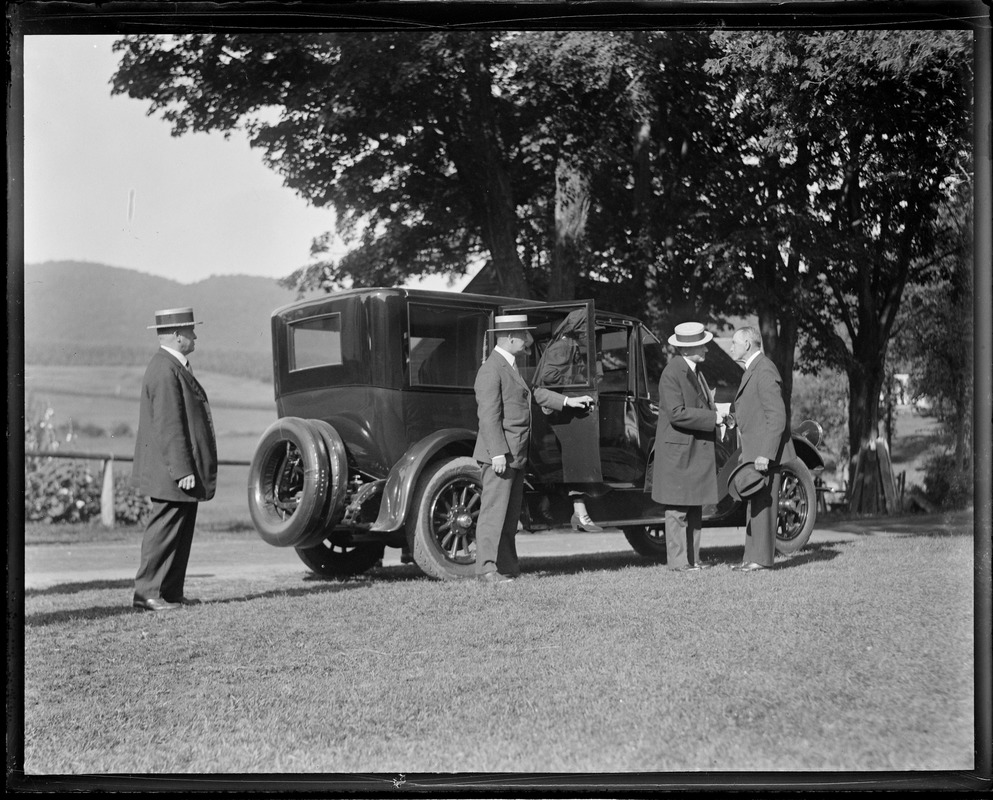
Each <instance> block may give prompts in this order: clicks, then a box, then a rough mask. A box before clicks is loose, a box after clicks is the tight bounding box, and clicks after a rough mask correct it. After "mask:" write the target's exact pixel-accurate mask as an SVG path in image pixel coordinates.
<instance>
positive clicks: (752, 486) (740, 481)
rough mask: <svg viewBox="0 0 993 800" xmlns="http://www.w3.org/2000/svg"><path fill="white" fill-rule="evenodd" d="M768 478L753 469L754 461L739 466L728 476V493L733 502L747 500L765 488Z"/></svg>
mask: <svg viewBox="0 0 993 800" xmlns="http://www.w3.org/2000/svg"><path fill="white" fill-rule="evenodd" d="M768 479H769V478H768V476H767V475H764V474H763V473H761V472H759V471H758V470H757V469H755V462H754V461H746V462H745V463H744V464H739V465H738V466H737V467H735V468H734V470H733V471H732V472H731V474H730V475H729V476H728V493H729V494H730V495H731V497H733V498H734V499H735V500H747V499H748V498H749V497H751V496H752V495H753V494H755V493H756V492H757V491H758V490H759V489H761V488H762V487H763V486H765V484H766V482H767V481H768Z"/></svg>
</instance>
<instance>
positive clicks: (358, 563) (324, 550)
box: [296, 539, 386, 578]
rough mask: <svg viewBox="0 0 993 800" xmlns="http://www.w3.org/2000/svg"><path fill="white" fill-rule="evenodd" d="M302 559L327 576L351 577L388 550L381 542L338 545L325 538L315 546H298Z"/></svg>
mask: <svg viewBox="0 0 993 800" xmlns="http://www.w3.org/2000/svg"><path fill="white" fill-rule="evenodd" d="M296 550H297V555H298V556H300V560H301V561H302V562H303V563H304V564H306V565H307V566H308V567H310V568H311V569H312V570H313V571H314V572H316V573H317V574H318V575H321V576H322V577H325V578H349V577H351V576H353V575H359V574H361V573H363V572H365V571H366V570H367V569H371V568H372V567H374V566H376V564H378V563H379V561H380V559H382V557H383V553H384V552H385V550H386V546H385V545H381V544H356V545H346V546H342V545H336V544H333V543H332V542H331V541H330V540H329V539H325V540H324V541H322V542H320V543H319V544H317V545H315V546H313V547H298V548H297V549H296Z"/></svg>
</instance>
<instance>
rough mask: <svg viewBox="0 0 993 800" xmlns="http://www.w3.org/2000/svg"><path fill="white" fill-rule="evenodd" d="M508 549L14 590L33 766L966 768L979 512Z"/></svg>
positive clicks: (256, 769) (104, 770)
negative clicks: (199, 578) (156, 611)
mask: <svg viewBox="0 0 993 800" xmlns="http://www.w3.org/2000/svg"><path fill="white" fill-rule="evenodd" d="M882 527H883V528H885V525H882ZM524 566H525V574H524V576H523V577H522V579H520V580H519V581H517V582H515V583H512V584H508V585H504V586H496V587H494V586H483V585H479V584H477V583H475V582H458V583H441V582H434V581H430V580H426V579H425V578H424V577H423V576H421V575H420V574H419V572H418V571H417V570H415V569H414V568H413V567H393V568H387V569H378V570H374V571H372V572H370V573H368V574H367V575H365V576H363V577H361V578H360V579H355V580H351V581H348V582H344V583H338V582H328V581H323V580H319V579H316V578H315V579H313V580H309V581H305V582H304V583H302V584H298V585H295V586H292V587H287V586H285V585H280V583H279V582H278V581H277V580H273V581H272V582H271V583H267V582H266V581H265V580H262V581H260V580H259V579H257V578H255V579H252V580H251V581H250V582H249V581H247V580H244V581H242V580H234V579H232V580H225V581H211V582H210V585H209V593H207V592H202V593H200V596H201V598H202V599H203V600H204V601H205V602H204V603H203V605H200V606H197V607H193V608H189V609H186V610H184V611H182V612H176V613H173V614H166V615H161V616H156V615H151V614H140V613H134V612H132V611H131V610H130V609H126V608H122V607H121V603H120V592H121V589H120V587H117V586H116V585H115V586H102V585H100V584H69V585H61V586H53V587H50V588H48V589H44V590H36V591H29V592H28V594H27V598H26V624H25V631H24V633H25V664H24V667H25V672H24V675H25V705H24V711H25V762H24V766H25V770H26V772H27V774H29V775H53V774H72V775H84V774H85V775H102V774H108V773H132V774H147V773H187V774H189V773H206V774H230V773H251V774H262V773H275V774H289V773H293V774H297V773H303V774H310V773H363V774H365V773H387V774H398V773H405V774H409V773H422V772H430V773H477V772H483V773H499V772H522V773H567V774H573V775H580V774H582V773H662V774H661V775H660V776H659V779H660V780H665V776H666V775H672V774H676V773H681V772H689V773H698V772H735V773H739V772H744V773H750V772H760V771H773V772H783V771H786V772H793V771H798V772H807V771H839V772H840V771H881V770H882V771H889V770H897V771H902V770H923V771H931V770H971V769H973V751H974V742H973V735H974V734H973V730H974V719H973V704H974V694H973V685H974V684H973V681H974V679H973V664H974V659H973V639H974V631H973V581H972V576H973V538H972V528H971V525H968V526H966V525H958V526H945V527H942V528H936V529H934V530H930V531H926V532H925V533H923V534H920V533H918V534H916V535H899V534H880V533H875V534H867V535H865V536H864V537H860V538H858V539H856V540H854V541H846V542H836V543H821V544H815V545H812V546H810V547H809V548H808V549H806V550H804V551H802V552H801V553H799V554H797V555H795V556H794V557H792V558H790V559H788V560H786V561H784V562H783V564H782V565H781V566H780V567H778V568H777V569H776V570H773V571H770V572H767V573H758V574H753V575H743V574H740V573H736V572H732V571H731V570H730V569H729V568H728V566H727V564H726V563H725V564H722V565H719V566H716V567H714V568H713V569H710V570H707V571H705V572H702V573H689V574H682V575H673V574H670V573H666V572H664V571H663V570H662V569H661V568H659V567H657V566H654V565H651V564H649V563H648V562H645V561H641V560H638V559H637V558H636V557H635V556H634V555H633V554H626V553H625V554H622V553H613V554H603V555H600V556H585V557H583V558H581V559H577V558H536V559H529V560H528V561H526V562H525V565H524Z"/></svg>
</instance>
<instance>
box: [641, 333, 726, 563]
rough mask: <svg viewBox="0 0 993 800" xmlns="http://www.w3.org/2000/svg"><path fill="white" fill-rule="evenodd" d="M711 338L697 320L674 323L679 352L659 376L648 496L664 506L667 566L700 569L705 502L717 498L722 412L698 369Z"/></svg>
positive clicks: (670, 339)
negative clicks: (653, 452) (657, 416)
mask: <svg viewBox="0 0 993 800" xmlns="http://www.w3.org/2000/svg"><path fill="white" fill-rule="evenodd" d="M713 338H714V335H713V334H712V333H710V332H709V331H706V330H704V327H703V325H701V324H700V323H699V322H684V323H682V324H680V325H677V326H676V328H675V332H674V333H673V335H672V336H670V337H669V344H671V345H673V346H674V347H675V348H676V349H677V351H678V353H679V355H677V356H676V357H675V358H673V359H671V360H670V361H669V363H668V364H667V365H666V367H665V369H664V370H663V371H662V376H661V377H660V378H659V422H658V430H657V432H656V436H655V466H654V470H653V477H652V499H653V500H655V502H656V503H661V504H662V505H664V506H665V507H666V509H665V546H666V562H667V564H668V567H669V569H671V570H677V571H690V570H699V569H702V568H703V567H704V564H703V563H702V562H701V561H700V533H701V528H702V527H703V506H705V505H706V504H708V503H716V502H717V500H718V490H717V455H716V452H715V448H716V441H717V427H718V426H719V425H720V424H721V423H722V422H723V421H724V415H723V414H721V412H720V411H718V410H717V408H716V407H715V406H714V399H713V395H712V394H711V392H710V388H709V387H708V386H707V381H706V379H705V378H704V377H703V373H702V372H701V371H700V369H699V367H700V364H702V363H703V362H704V360H705V359H706V357H707V342H709V341H710V340H711V339H713Z"/></svg>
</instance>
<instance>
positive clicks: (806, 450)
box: [793, 436, 824, 474]
mask: <svg viewBox="0 0 993 800" xmlns="http://www.w3.org/2000/svg"><path fill="white" fill-rule="evenodd" d="M793 449H794V450H796V456H797V458H799V459H800V460H801V461H802V462H803V463H804V464H805V465H806V466H807V469H809V470H810V471H811V472H813V473H814V474H816V473H818V472H820V471H821V470H822V469H824V458H823V457H822V456H821V454H820V453H819V452H817V449H816V448H815V447H814V446H813V445H812V444H811V443H810V442H808V441H807V440H806V439H804V438H803V437H802V436H794V437H793Z"/></svg>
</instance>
